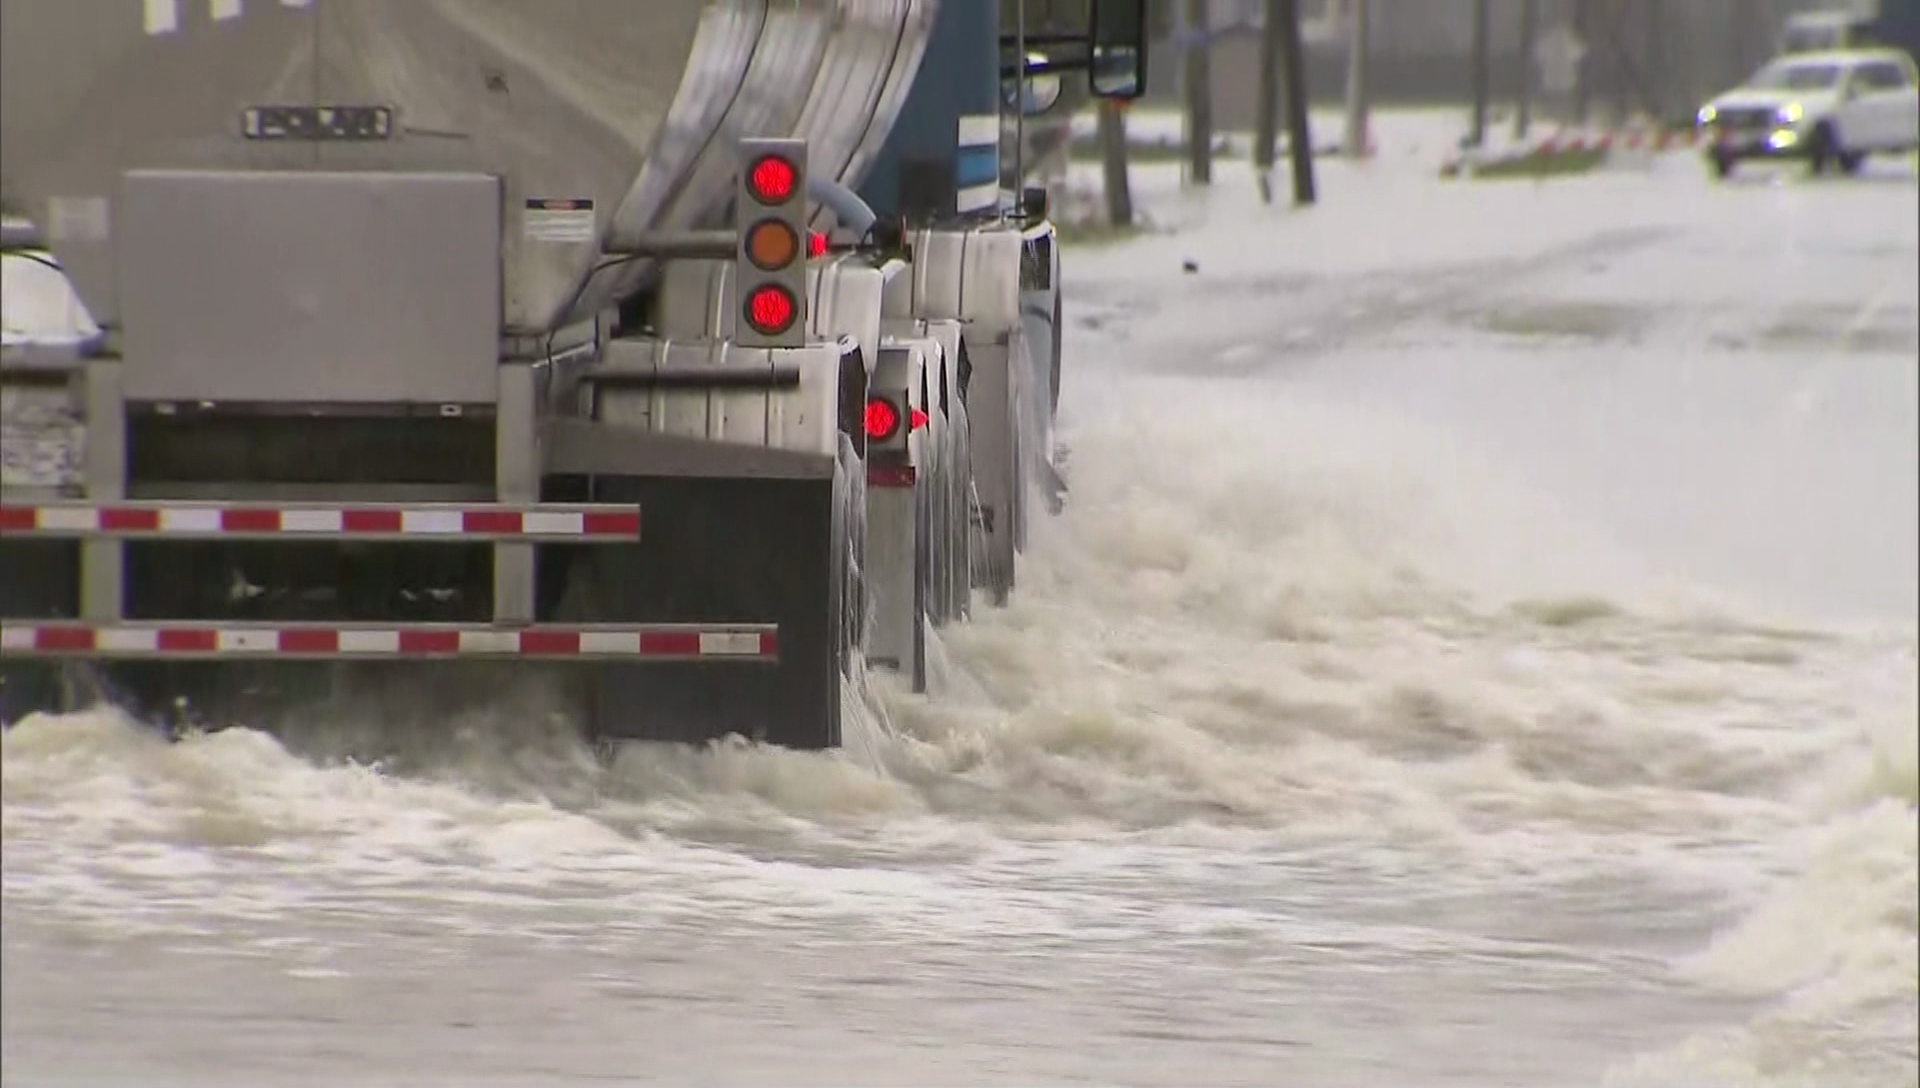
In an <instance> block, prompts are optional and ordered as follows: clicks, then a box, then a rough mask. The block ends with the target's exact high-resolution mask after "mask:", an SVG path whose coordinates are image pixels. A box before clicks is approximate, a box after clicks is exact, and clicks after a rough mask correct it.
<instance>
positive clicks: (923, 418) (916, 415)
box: [908, 408, 930, 431]
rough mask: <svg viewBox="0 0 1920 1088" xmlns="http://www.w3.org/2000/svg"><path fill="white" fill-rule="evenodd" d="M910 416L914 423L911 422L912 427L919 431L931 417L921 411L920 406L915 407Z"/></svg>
mask: <svg viewBox="0 0 1920 1088" xmlns="http://www.w3.org/2000/svg"><path fill="white" fill-rule="evenodd" d="M908 418H909V419H911V420H912V423H911V426H912V428H913V429H914V430H916V431H917V430H919V429H920V428H922V427H924V426H926V425H927V422H928V420H929V418H930V417H929V416H928V415H927V413H925V412H923V411H921V410H920V409H918V408H915V409H914V410H913V412H912V414H911V415H910V416H909V417H908Z"/></svg>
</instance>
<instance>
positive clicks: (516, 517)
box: [0, 502, 640, 541]
mask: <svg viewBox="0 0 1920 1088" xmlns="http://www.w3.org/2000/svg"><path fill="white" fill-rule="evenodd" d="M0 533H20V534H37V535H39V536H63V537H78V536H133V537H154V536H158V537H182V538H188V537H218V536H227V537H320V538H326V537H356V538H362V539H365V538H384V539H393V540H402V539H421V538H425V539H434V538H440V539H445V540H462V541H465V540H524V539H533V540H580V541H591V540H635V539H638V538H639V536H640V508H639V507H637V506H613V505H579V506H561V505H552V506H545V505H542V506H503V505H498V504H483V505H472V506H463V505H458V504H453V503H424V504H420V505H393V504H372V505H365V504H362V505H336V504H300V505H285V506H282V505H263V504H258V503H210V502H119V503H82V502H49V503H38V504H32V505H25V504H13V503H6V504H0Z"/></svg>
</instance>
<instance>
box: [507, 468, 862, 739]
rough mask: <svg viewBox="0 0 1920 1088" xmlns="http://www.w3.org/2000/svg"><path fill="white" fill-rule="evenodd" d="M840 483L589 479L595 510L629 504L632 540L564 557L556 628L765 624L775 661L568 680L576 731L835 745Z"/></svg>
mask: <svg viewBox="0 0 1920 1088" xmlns="http://www.w3.org/2000/svg"><path fill="white" fill-rule="evenodd" d="M848 486H849V484H848V480H847V471H846V466H845V465H844V464H843V463H836V466H835V470H834V473H833V476H832V478H830V479H810V480H796V479H761V480H743V479H687V478H673V479H659V478H641V477H630V476H602V477H598V478H597V479H596V480H595V482H594V495H595V499H596V501H604V502H619V503H626V502H637V503H639V504H640V507H641V509H643V510H645V511H647V527H646V532H645V536H644V539H642V540H641V541H640V542H638V543H635V544H632V545H618V546H602V547H599V548H596V549H594V550H593V551H591V552H584V551H583V552H581V553H578V554H575V555H573V556H570V557H567V558H568V560H570V561H568V562H567V563H566V569H565V570H564V571H563V572H545V573H548V574H549V576H553V577H559V578H563V579H564V581H565V587H566V588H565V590H564V592H563V593H561V595H560V598H559V604H558V606H557V608H556V614H555V615H554V616H553V617H552V619H553V620H555V621H556V622H564V623H573V622H598V623H617V622H627V621H635V622H637V621H646V622H656V623H671V622H718V623H724V622H743V623H775V624H778V625H779V657H778V661H777V663H776V664H774V665H773V666H771V667H768V666H765V665H755V664H749V663H744V662H741V663H732V662H727V663H714V664H707V663H695V664H688V663H660V664H650V663H643V664H631V665H629V664H622V665H603V666H594V667H592V668H591V669H590V670H587V669H583V670H581V673H582V676H581V683H582V684H583V685H584V691H583V693H582V694H583V702H584V706H585V714H586V718H587V726H588V731H589V732H590V733H591V734H593V735H594V736H595V737H596V738H599V739H604V740H648V741H680V742H687V743H696V744H697V743H704V742H706V741H710V740H714V739H717V738H720V737H724V736H727V735H728V734H737V735H739V736H742V737H745V738H747V739H749V740H754V741H761V742H766V743H770V744H776V745H780V746H783V747H789V748H806V749H817V748H832V747H837V746H838V745H839V743H840V695H841V685H842V682H843V681H844V679H845V672H846V667H847V649H848V646H849V644H850V642H851V640H852V632H850V631H849V630H848V629H847V627H848V624H847V618H848V614H849V612H850V611H851V607H850V604H849V594H848V582H849V579H850V577H851V575H852V571H851V567H852V563H853V549H852V546H851V532H852V527H851V526H850V525H849V524H848V511H847V505H848V504H847V497H846V492H847V489H848Z"/></svg>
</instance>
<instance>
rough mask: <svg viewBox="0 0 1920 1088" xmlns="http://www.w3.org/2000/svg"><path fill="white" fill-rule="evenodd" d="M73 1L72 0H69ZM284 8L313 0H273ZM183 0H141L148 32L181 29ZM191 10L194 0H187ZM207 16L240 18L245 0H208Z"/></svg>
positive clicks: (167, 32) (227, 18) (222, 18)
mask: <svg viewBox="0 0 1920 1088" xmlns="http://www.w3.org/2000/svg"><path fill="white" fill-rule="evenodd" d="M68 2H72V0H68ZM271 2H275V3H278V4H279V5H280V6H281V7H283V8H304V7H308V6H309V5H311V4H312V3H313V0H271ZM181 3H182V0H141V2H140V8H141V25H142V26H143V27H144V28H145V29H146V32H147V33H148V34H172V33H174V32H175V31H177V30H179V29H180V15H181ZM186 3H187V4H188V5H189V10H190V9H191V5H192V3H193V0H186ZM206 4H207V18H209V19H211V20H212V21H214V22H216V23H224V22H226V21H227V20H229V19H238V18H239V17H240V16H241V15H243V14H245V13H246V5H245V0H206Z"/></svg>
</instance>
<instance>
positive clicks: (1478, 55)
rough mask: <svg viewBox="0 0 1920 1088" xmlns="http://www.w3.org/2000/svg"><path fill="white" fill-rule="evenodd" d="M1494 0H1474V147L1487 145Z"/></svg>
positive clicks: (1470, 138) (1472, 140)
mask: <svg viewBox="0 0 1920 1088" xmlns="http://www.w3.org/2000/svg"><path fill="white" fill-rule="evenodd" d="M1492 7H1493V4H1492V0H1473V130H1472V135H1471V136H1470V137H1469V140H1470V141H1471V142H1472V144H1473V146H1474V147H1485V146H1486V143H1487V94H1488V86H1487V85H1488V83H1489V80H1488V78H1487V75H1488V73H1487V69H1488V67H1489V66H1490V65H1491V64H1492V61H1491V59H1490V54H1491V53H1492V48H1491V46H1492V37H1493V25H1492V11H1491V9H1492Z"/></svg>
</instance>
